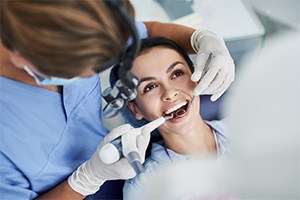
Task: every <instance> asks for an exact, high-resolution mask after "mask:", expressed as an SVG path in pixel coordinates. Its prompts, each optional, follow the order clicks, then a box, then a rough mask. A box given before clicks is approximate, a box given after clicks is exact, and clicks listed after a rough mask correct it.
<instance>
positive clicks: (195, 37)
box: [190, 28, 223, 53]
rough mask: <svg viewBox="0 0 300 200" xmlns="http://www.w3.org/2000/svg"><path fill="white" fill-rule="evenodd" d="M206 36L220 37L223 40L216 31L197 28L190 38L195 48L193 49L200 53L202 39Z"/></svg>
mask: <svg viewBox="0 0 300 200" xmlns="http://www.w3.org/2000/svg"><path fill="white" fill-rule="evenodd" d="M205 36H214V37H218V38H220V39H221V40H223V39H222V38H221V37H219V36H218V35H216V34H215V33H213V32H211V31H209V30H206V29H203V28H201V29H197V30H195V31H194V32H193V34H192V36H191V38H190V44H191V47H192V48H193V50H194V51H195V52H196V53H198V51H199V49H200V43H201V39H202V38H203V37H205Z"/></svg>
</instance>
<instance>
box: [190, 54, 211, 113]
mask: <svg viewBox="0 0 300 200" xmlns="http://www.w3.org/2000/svg"><path fill="white" fill-rule="evenodd" d="M213 56H214V54H213V53H212V52H210V53H209V56H208V58H207V61H206V63H205V66H204V69H203V72H202V74H201V77H200V79H199V82H200V81H201V80H202V79H203V77H204V76H205V74H206V73H207V71H208V69H209V64H210V62H211V60H212V58H213ZM195 96H196V95H195V94H193V97H192V99H191V103H190V105H189V107H188V108H187V109H186V111H188V110H189V109H190V107H191V106H192V104H193V101H194V99H195Z"/></svg>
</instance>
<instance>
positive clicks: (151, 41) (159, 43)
mask: <svg viewBox="0 0 300 200" xmlns="http://www.w3.org/2000/svg"><path fill="white" fill-rule="evenodd" d="M154 47H166V48H169V49H173V50H174V51H176V52H177V53H179V54H180V55H181V56H182V57H183V58H184V60H185V61H186V62H187V64H188V66H189V69H190V70H191V72H192V73H193V72H194V67H193V62H192V61H191V59H190V57H189V55H188V53H187V52H186V51H184V50H183V49H182V48H181V47H180V46H179V45H178V44H176V43H175V42H174V41H172V40H169V39H167V38H163V37H148V38H145V39H142V40H141V46H140V49H139V51H138V53H137V56H140V55H142V54H145V53H147V52H148V51H150V50H151V49H152V48H154ZM130 48H131V47H129V48H128V51H130ZM118 67H119V66H118V65H116V66H115V67H113V69H112V70H111V73H110V84H111V86H112V87H113V85H114V84H115V83H116V81H117V79H119V76H118Z"/></svg>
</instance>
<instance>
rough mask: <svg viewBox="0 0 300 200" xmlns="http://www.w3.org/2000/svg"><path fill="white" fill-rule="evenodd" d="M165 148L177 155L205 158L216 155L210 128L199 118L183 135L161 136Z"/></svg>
mask: <svg viewBox="0 0 300 200" xmlns="http://www.w3.org/2000/svg"><path fill="white" fill-rule="evenodd" d="M162 137H163V139H164V143H165V146H166V147H167V148H169V149H171V150H173V151H175V152H176V153H179V154H189V155H194V156H206V155H209V154H216V149H217V148H216V142H215V139H214V134H213V131H212V130H211V128H210V127H209V126H208V125H207V124H206V123H205V122H204V121H203V120H202V118H201V117H200V118H199V120H197V123H195V126H194V127H192V128H191V129H189V131H188V132H186V133H185V134H165V133H163V134H162Z"/></svg>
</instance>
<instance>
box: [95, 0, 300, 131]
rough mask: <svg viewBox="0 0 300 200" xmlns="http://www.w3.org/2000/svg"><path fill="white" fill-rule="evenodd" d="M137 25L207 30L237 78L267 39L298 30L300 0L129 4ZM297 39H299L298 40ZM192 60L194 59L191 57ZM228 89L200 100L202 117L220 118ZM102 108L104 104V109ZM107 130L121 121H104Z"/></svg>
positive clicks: (144, 0) (141, 0) (143, 0)
mask: <svg viewBox="0 0 300 200" xmlns="http://www.w3.org/2000/svg"><path fill="white" fill-rule="evenodd" d="M130 1H131V3H132V4H133V6H134V8H135V12H136V19H137V20H140V21H160V22H173V23H178V24H183V25H186V26H190V27H193V28H196V29H197V28H200V27H202V28H207V29H209V30H211V31H213V32H215V33H217V34H218V35H220V36H222V37H223V38H224V40H225V42H226V45H227V47H228V49H229V51H230V54H231V56H232V57H233V59H234V62H235V65H236V78H238V76H239V72H240V70H241V68H243V67H242V63H243V61H244V60H245V58H246V57H247V56H249V55H251V54H252V52H253V51H254V50H255V49H262V48H264V45H265V43H266V41H268V40H269V39H270V38H272V37H274V36H276V35H280V34H283V33H286V32H294V31H299V29H300V0H130ZM299 37H300V36H299ZM191 57H192V59H193V58H194V56H191ZM109 70H110V69H108V70H106V71H105V72H103V73H102V74H101V75H100V76H101V84H102V89H105V88H107V87H108V86H109V81H108V80H109V78H108V77H109ZM231 90H232V89H231V88H229V90H228V91H227V92H226V93H225V94H224V95H223V96H222V97H221V98H220V99H219V100H217V101H216V102H211V101H210V100H209V96H201V115H202V117H203V118H204V119H207V120H214V119H220V118H223V117H226V116H223V114H222V112H221V110H222V109H223V104H224V103H223V102H224V99H225V98H226V96H227V95H228V94H229V93H230V92H231ZM102 106H105V101H103V105H102ZM104 122H105V125H106V127H107V128H109V129H111V128H113V127H116V126H117V125H119V124H122V123H123V122H124V121H123V118H122V117H121V116H120V115H117V116H116V117H114V118H110V119H104Z"/></svg>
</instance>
